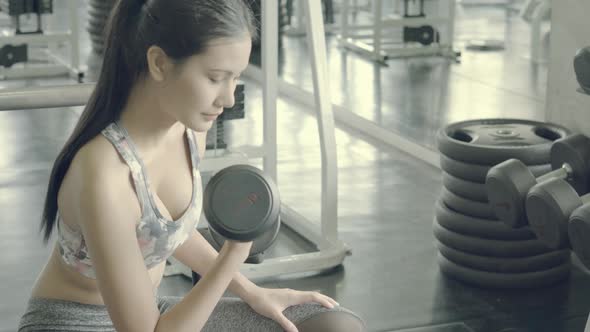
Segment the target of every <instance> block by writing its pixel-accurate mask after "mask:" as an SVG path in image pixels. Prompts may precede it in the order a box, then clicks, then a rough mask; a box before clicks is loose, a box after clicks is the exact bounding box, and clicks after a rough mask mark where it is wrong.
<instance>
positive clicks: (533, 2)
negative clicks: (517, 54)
mask: <svg viewBox="0 0 590 332" xmlns="http://www.w3.org/2000/svg"><path fill="white" fill-rule="evenodd" d="M521 16H522V18H523V19H524V20H525V21H527V22H529V23H530V26H531V39H530V41H531V51H530V54H529V55H528V56H526V58H527V59H529V60H531V61H532V62H533V63H535V64H545V63H548V62H549V55H548V54H545V53H546V52H543V49H542V42H543V38H542V36H541V25H542V23H543V21H545V20H547V18H548V17H550V16H551V1H549V0H529V1H527V3H526V4H525V5H524V6H523V8H522V10H521Z"/></svg>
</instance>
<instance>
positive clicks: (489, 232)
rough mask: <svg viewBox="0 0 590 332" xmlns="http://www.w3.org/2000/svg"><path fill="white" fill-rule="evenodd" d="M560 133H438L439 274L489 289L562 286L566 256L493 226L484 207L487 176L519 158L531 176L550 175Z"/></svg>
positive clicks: (538, 125)
mask: <svg viewBox="0 0 590 332" xmlns="http://www.w3.org/2000/svg"><path fill="white" fill-rule="evenodd" d="M567 135H569V131H568V130H567V129H566V128H563V127H560V126H557V125H554V124H548V123H542V122H535V121H528V120H516V119H487V120H471V121H465V122H459V123H454V124H451V125H448V126H446V127H445V128H443V129H441V130H440V131H439V132H438V134H437V144H438V149H439V151H440V162H441V168H442V171H443V172H442V174H443V184H444V188H443V189H442V195H441V197H440V200H439V201H438V202H437V204H436V209H435V210H436V218H435V220H434V224H433V228H434V236H435V238H436V239H437V245H438V248H439V255H438V258H439V266H440V269H441V271H442V273H443V274H445V275H447V276H449V277H452V278H455V279H458V280H461V281H463V282H466V283H469V284H473V285H477V286H482V287H487V288H533V287H541V286H546V285H550V284H552V283H555V282H558V281H560V280H564V279H565V278H567V277H568V275H569V271H570V252H569V250H559V251H555V250H551V249H549V248H547V247H545V246H544V245H543V244H542V243H541V242H540V241H539V240H537V239H536V238H535V235H534V233H533V232H532V231H531V230H530V229H528V228H526V227H525V228H520V229H512V228H510V227H508V226H507V225H505V224H504V223H503V222H501V221H499V220H497V218H496V217H495V216H494V213H493V211H492V209H491V207H490V205H489V204H488V198H487V193H486V189H485V179H486V175H487V172H488V170H489V169H490V168H491V167H492V166H494V165H497V164H499V163H501V162H503V161H505V160H507V159H510V158H516V159H520V160H521V161H522V162H524V163H525V164H526V165H528V166H529V168H530V169H531V171H532V172H533V173H535V174H536V175H537V176H538V175H542V174H544V173H547V172H548V171H550V170H551V165H550V160H549V151H550V148H551V145H552V143H553V141H555V140H556V139H559V138H562V137H565V136H567Z"/></svg>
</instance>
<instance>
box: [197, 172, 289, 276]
mask: <svg viewBox="0 0 590 332" xmlns="http://www.w3.org/2000/svg"><path fill="white" fill-rule="evenodd" d="M280 205H281V200H280V197H279V190H278V187H277V185H276V184H275V183H274V181H273V180H272V179H271V178H270V177H269V176H268V175H266V174H265V173H264V172H262V171H261V170H260V169H258V168H256V167H253V166H250V165H242V164H239V165H233V166H229V167H227V168H224V169H222V170H220V171H219V172H217V173H216V174H215V175H214V176H213V177H212V178H211V179H210V180H209V182H208V183H207V186H206V187H205V191H204V192H203V212H204V213H205V217H206V218H207V222H208V223H209V228H208V232H205V233H203V237H204V238H205V239H207V241H209V242H210V243H211V245H212V246H213V247H214V248H216V249H217V250H220V249H221V247H222V246H223V243H224V242H225V241H226V240H233V241H241V242H249V241H253V243H252V248H251V249H250V255H249V257H248V259H247V260H246V263H260V262H261V261H262V254H263V253H264V251H265V250H266V249H268V248H269V247H270V246H271V245H272V244H273V243H274V241H275V240H276V238H277V235H278V233H279V229H280V225H281V220H280ZM201 231H202V230H201ZM192 278H193V285H194V284H196V283H197V282H198V280H199V279H200V278H201V277H200V275H198V274H197V273H196V272H194V271H193V272H192Z"/></svg>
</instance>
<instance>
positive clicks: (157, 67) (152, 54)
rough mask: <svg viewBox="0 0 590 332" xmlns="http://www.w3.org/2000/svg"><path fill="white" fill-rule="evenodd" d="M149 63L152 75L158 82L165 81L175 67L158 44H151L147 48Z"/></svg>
mask: <svg viewBox="0 0 590 332" xmlns="http://www.w3.org/2000/svg"><path fill="white" fill-rule="evenodd" d="M147 65H148V71H149V74H150V77H151V78H152V79H153V80H154V81H156V82H163V81H165V80H166V78H167V77H168V76H169V75H170V73H171V72H172V69H173V63H172V61H170V58H168V55H167V54H166V52H164V50H163V49H161V48H160V47H158V46H150V48H149V49H148V50H147Z"/></svg>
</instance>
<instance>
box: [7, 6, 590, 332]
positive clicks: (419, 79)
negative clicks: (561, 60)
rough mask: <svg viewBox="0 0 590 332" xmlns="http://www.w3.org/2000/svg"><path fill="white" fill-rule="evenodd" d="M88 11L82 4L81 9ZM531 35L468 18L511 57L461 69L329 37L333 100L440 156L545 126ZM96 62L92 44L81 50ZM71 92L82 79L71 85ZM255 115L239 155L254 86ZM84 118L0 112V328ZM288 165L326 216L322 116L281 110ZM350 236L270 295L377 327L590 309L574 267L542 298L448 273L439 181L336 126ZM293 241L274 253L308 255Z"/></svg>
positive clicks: (298, 194)
mask: <svg viewBox="0 0 590 332" xmlns="http://www.w3.org/2000/svg"><path fill="white" fill-rule="evenodd" d="M81 12H84V5H81ZM527 31H528V29H527V26H526V25H525V24H524V23H522V22H521V21H520V20H519V18H518V17H517V16H514V15H513V14H512V15H507V13H506V10H505V9H503V8H502V7H496V6H485V7H462V6H460V7H459V8H458V20H457V34H456V38H457V47H459V48H460V47H462V46H463V44H464V42H465V41H467V40H469V39H471V38H475V37H482V36H486V37H493V38H500V39H505V40H506V44H507V49H506V51H504V52H488V53H482V52H474V51H464V52H463V60H462V63H461V64H453V63H450V62H448V61H446V60H442V59H438V58H420V59H407V60H390V61H388V66H387V67H381V66H378V65H375V64H373V63H372V62H370V61H367V60H365V59H363V58H362V57H360V56H358V55H356V54H354V53H343V52H342V51H341V50H339V49H338V48H336V47H335V41H334V39H333V38H329V46H330V48H329V63H330V74H331V77H332V85H331V86H332V91H331V92H332V97H333V100H334V102H335V103H337V104H340V105H342V106H346V107H347V108H349V109H350V110H352V111H354V112H356V113H358V114H360V115H362V116H364V117H366V118H368V119H371V120H373V121H376V122H378V123H379V124H380V125H382V126H383V127H384V128H387V129H389V130H392V131H395V132H397V133H399V134H401V135H402V136H405V137H407V138H409V139H411V140H414V141H416V142H419V143H421V144H424V145H426V146H429V147H432V146H433V137H434V133H435V131H436V129H437V128H439V127H440V126H441V125H442V124H444V123H447V122H450V121H456V120H462V119H467V118H481V117H521V118H542V114H543V105H544V98H545V97H544V95H545V83H546V81H547V69H546V67H543V66H534V65H531V64H530V63H529V62H528V60H526V59H525V58H524V57H523V56H524V55H525V54H526V52H527V46H528V45H527V41H528V35H527V33H528V32H527ZM83 46H84V50H85V52H86V53H85V54H86V55H87V54H88V41H87V40H85V41H84V42H83ZM304 49H305V47H304V44H303V41H302V40H301V39H297V38H289V39H286V40H285V57H284V61H283V63H282V67H283V68H282V72H283V77H284V78H285V79H286V80H288V81H290V82H293V83H296V84H298V85H300V86H303V87H311V78H310V73H309V72H307V71H306V68H308V66H307V65H306V63H307V61H308V59H307V57H306V56H305V51H304ZM64 82H68V81H67V80H66V79H40V80H26V81H13V82H4V83H2V86H4V87H9V86H10V87H12V86H24V85H35V84H62V83H64ZM72 83H73V82H72ZM246 83H247V85H246V86H247V89H246V105H247V110H246V114H247V119H245V120H236V121H232V122H228V136H227V137H228V141H229V142H230V143H231V144H233V145H241V144H246V143H247V144H259V143H260V142H261V141H262V134H261V121H260V120H261V113H260V110H261V90H260V87H259V86H257V85H256V84H254V83H252V82H246ZM78 114H79V109H58V110H30V111H18V112H2V113H0V142H1V143H2V146H3V155H4V158H2V159H1V160H0V211H2V218H0V266H1V267H2V268H1V269H0V281H1V282H0V294H2V296H1V297H0V331H1V332H4V331H13V330H14V326H15V325H16V324H17V321H18V318H19V314H20V313H21V312H22V310H23V308H24V305H25V302H26V300H27V296H28V294H29V290H30V287H31V286H32V284H33V282H34V280H35V278H36V276H37V274H38V272H39V271H40V270H41V268H42V266H43V265H42V264H43V263H44V261H45V259H46V257H47V254H48V252H49V248H48V247H44V246H42V244H41V237H40V236H39V233H38V221H39V217H40V214H41V211H40V209H41V205H42V200H43V195H44V193H45V190H46V183H47V180H48V176H49V169H50V167H51V165H52V162H53V159H54V158H55V155H56V153H57V152H58V150H59V149H60V148H61V146H62V144H63V143H64V141H65V139H66V137H67V136H68V134H69V132H70V131H71V129H72V127H73V125H74V124H75V122H76V120H77V116H78ZM278 126H279V127H278V128H279V130H278V132H279V134H280V135H279V140H278V152H279V154H278V167H279V183H280V190H281V195H282V197H283V199H284V201H285V202H286V203H287V204H288V205H290V206H292V207H293V208H295V209H297V210H298V211H300V212H301V213H303V214H304V215H305V216H307V217H308V218H310V219H312V220H318V218H319V208H320V203H319V201H320V200H319V198H320V189H319V186H318V183H320V174H321V173H320V165H321V159H320V152H319V145H318V141H317V138H316V136H317V128H316V124H315V120H314V119H313V118H312V117H311V116H309V115H308V113H307V112H305V111H303V107H302V106H298V105H297V104H295V103H293V102H292V101H290V100H287V99H281V100H280V101H279V112H278ZM336 139H337V145H338V170H339V173H338V179H339V182H338V185H339V194H338V198H339V230H340V237H341V238H342V239H343V240H344V241H345V242H346V243H347V244H348V245H349V246H350V247H351V248H352V253H353V254H352V256H350V257H347V258H346V259H345V261H344V264H343V265H342V266H341V267H339V268H337V269H335V270H333V271H327V272H325V273H322V274H320V275H316V276H308V277H304V278H292V279H277V280H268V281H266V282H264V283H263V285H265V286H269V287H291V288H296V289H302V290H312V289H313V290H321V291H322V292H324V293H326V294H328V295H330V296H332V297H334V298H335V299H336V300H338V301H339V302H340V303H341V304H342V305H344V306H346V307H348V308H350V309H352V310H354V311H356V312H358V313H359V314H361V315H362V316H363V317H364V318H365V320H366V321H367V324H368V328H369V330H370V331H406V332H410V331H411V332H434V331H437V332H451V331H453V332H455V331H456V332H463V331H478V332H480V331H481V332H487V331H490V332H499V331H504V332H508V331H527V332H539V331H547V332H559V331H567V332H570V331H571V332H576V331H582V328H583V325H584V322H585V319H586V316H587V313H588V311H589V310H590V299H589V298H588V296H586V294H588V293H587V292H588V291H590V282H589V280H588V276H587V275H585V274H583V273H582V272H581V271H580V270H578V269H577V268H574V269H573V272H572V275H571V278H570V280H569V281H568V282H565V283H561V284H558V285H555V286H553V287H548V288H545V289H537V290H533V291H518V292H517V291H494V290H486V289H481V288H475V287H470V286H466V285H464V284H461V283H459V282H456V281H454V280H450V279H447V278H444V277H443V276H441V275H440V273H439V270H438V266H437V264H436V249H435V246H434V243H433V242H434V239H433V236H432V229H431V225H432V217H433V210H434V203H435V201H436V200H437V197H438V195H439V192H440V188H441V180H440V174H439V171H438V170H437V169H434V168H432V167H430V166H428V165H426V164H425V163H423V162H421V161H419V160H417V159H414V158H412V157H409V156H408V155H405V154H403V153H400V152H399V151H397V150H394V149H392V148H390V147H388V146H386V145H380V144H377V143H375V142H372V143H368V142H366V141H364V140H363V139H361V138H360V137H359V136H358V135H356V134H355V133H353V132H347V131H343V130H341V129H338V130H337V132H336ZM306 249H307V248H306V244H305V243H304V242H303V241H301V240H300V239H298V238H297V237H296V236H294V235H292V234H291V233H289V232H288V231H285V232H284V233H283V234H281V237H280V239H279V241H278V243H277V245H276V247H275V248H274V249H273V250H272V252H271V255H279V254H281V255H282V254H284V253H291V252H300V251H302V250H306ZM190 287H191V282H190V280H188V279H186V278H184V277H182V276H173V277H169V278H166V279H165V281H164V283H163V285H162V287H161V290H160V291H161V293H162V294H168V295H182V294H184V293H185V292H186V291H187V290H188V289H189V288H190Z"/></svg>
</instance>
